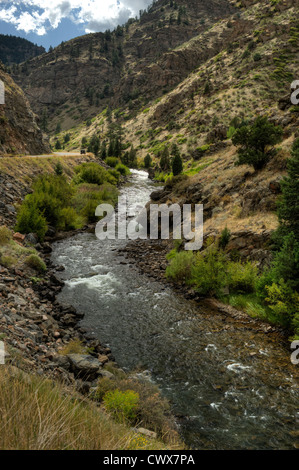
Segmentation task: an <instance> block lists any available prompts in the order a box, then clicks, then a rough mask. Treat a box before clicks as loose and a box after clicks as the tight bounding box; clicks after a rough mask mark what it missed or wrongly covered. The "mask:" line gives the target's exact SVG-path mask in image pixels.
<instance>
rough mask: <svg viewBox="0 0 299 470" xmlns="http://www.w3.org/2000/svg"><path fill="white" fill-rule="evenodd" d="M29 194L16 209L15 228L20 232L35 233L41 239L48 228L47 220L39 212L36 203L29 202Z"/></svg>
mask: <svg viewBox="0 0 299 470" xmlns="http://www.w3.org/2000/svg"><path fill="white" fill-rule="evenodd" d="M30 196H31V195H30ZM30 196H29V197H28V196H27V198H25V201H24V202H23V204H22V205H21V207H20V208H19V210H18V213H17V225H16V230H17V231H18V232H21V233H35V234H36V235H37V237H38V239H39V240H41V241H42V240H43V239H44V237H45V234H46V232H47V230H48V225H47V220H46V218H45V217H44V216H43V215H42V214H41V213H40V211H39V209H38V207H37V205H36V204H34V203H31V199H32V198H31V197H30Z"/></svg>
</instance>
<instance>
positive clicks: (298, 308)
mask: <svg viewBox="0 0 299 470" xmlns="http://www.w3.org/2000/svg"><path fill="white" fill-rule="evenodd" d="M266 289H267V292H268V297H266V302H267V304H268V305H269V308H270V309H271V310H272V312H273V314H274V317H275V319H276V320H277V322H278V323H279V324H281V325H283V326H285V327H286V328H291V327H295V328H296V330H297V331H295V332H296V333H297V334H298V333H299V329H298V326H299V323H298V321H299V294H298V292H295V291H293V290H292V289H291V288H290V287H289V286H288V285H287V284H286V283H285V282H284V281H283V280H281V281H279V282H278V283H274V284H272V285H271V286H267V287H266Z"/></svg>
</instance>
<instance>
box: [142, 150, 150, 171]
mask: <svg viewBox="0 0 299 470" xmlns="http://www.w3.org/2000/svg"><path fill="white" fill-rule="evenodd" d="M143 163H144V167H145V168H150V167H151V164H152V157H151V156H150V154H149V153H148V154H147V155H146V156H145V157H144V161H143Z"/></svg>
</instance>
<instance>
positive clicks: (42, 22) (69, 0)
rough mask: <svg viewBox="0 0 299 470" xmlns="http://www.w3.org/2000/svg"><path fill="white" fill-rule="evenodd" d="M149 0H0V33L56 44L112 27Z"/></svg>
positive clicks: (126, 18) (134, 14)
mask: <svg viewBox="0 0 299 470" xmlns="http://www.w3.org/2000/svg"><path fill="white" fill-rule="evenodd" d="M151 3H152V0H50V1H49V0H0V33H2V34H13V35H15V36H21V37H24V38H26V39H28V40H29V41H32V42H34V43H36V44H38V45H42V46H44V47H45V48H46V49H48V48H49V46H50V45H51V46H53V47H54V46H57V45H58V44H60V43H61V42H62V41H67V40H68V39H71V38H74V37H76V36H80V35H82V34H86V33H90V32H97V31H105V30H106V29H114V28H115V27H116V26H117V25H118V24H123V23H125V22H126V21H127V20H128V19H129V18H130V17H134V16H136V15H138V14H139V10H141V9H145V8H147V6H148V5H150V4H151Z"/></svg>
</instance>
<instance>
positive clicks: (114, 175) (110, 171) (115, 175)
mask: <svg viewBox="0 0 299 470" xmlns="http://www.w3.org/2000/svg"><path fill="white" fill-rule="evenodd" d="M108 173H109V174H110V175H111V176H112V177H113V178H114V179H115V181H116V183H118V182H119V179H120V173H119V172H118V171H117V170H115V169H114V170H108ZM109 182H110V181H109Z"/></svg>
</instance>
